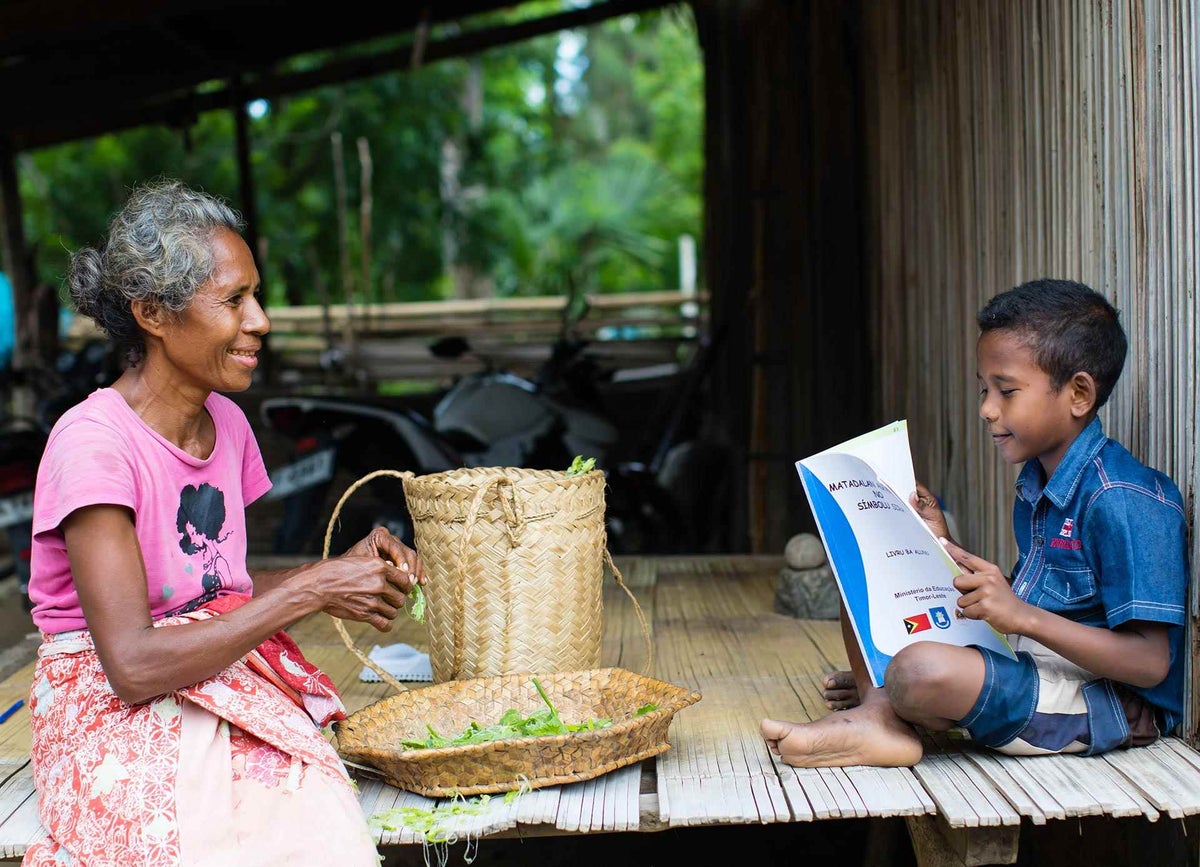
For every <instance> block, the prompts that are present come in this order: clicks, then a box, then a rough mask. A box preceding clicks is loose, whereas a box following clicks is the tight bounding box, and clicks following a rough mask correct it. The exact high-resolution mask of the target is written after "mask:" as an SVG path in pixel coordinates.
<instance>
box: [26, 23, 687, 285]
mask: <svg viewBox="0 0 1200 867" xmlns="http://www.w3.org/2000/svg"><path fill="white" fill-rule="evenodd" d="M563 5H564V4H563V3H561V2H559V0H553V2H550V0H546V2H541V3H535V4H524V5H522V6H521V7H518V8H517V10H515V11H509V12H506V13H499V14H498V15H496V16H491V17H490V18H489V19H488V20H492V21H494V20H497V19H499V20H505V18H506V16H507V19H508V20H511V18H512V17H513V16H514V15H521V16H528V15H530V14H547V13H550V12H554V11H556V10H558V9H560V8H562V6H563ZM482 23H487V21H482ZM469 24H470V26H472V27H476V26H482V25H481V21H473V22H469ZM438 35H439V34H438V33H435V34H434V38H437V36H438ZM441 35H445V34H441ZM320 59H321V57H320V56H316V55H311V56H307V57H303V58H298V59H297V60H295V61H294V62H293V63H292V64H291V66H292V67H293V68H303V67H304V66H306V65H307V66H312V65H314V64H315V63H316V62H317V61H319V60H320ZM474 67H475V68H474V69H472V60H470V59H463V60H453V61H445V62H440V63H435V64H431V65H429V66H426V67H423V68H420V69H418V70H416V71H413V72H407V71H406V72H397V73H393V74H388V75H383V76H379V77H376V78H372V79H369V80H364V81H359V82H354V83H350V84H346V85H341V86H329V87H323V88H319V89H315V90H312V91H308V92H306V93H302V94H296V95H293V96H289V97H286V98H282V99H278V100H275V101H273V102H272V103H271V104H270V106H269V108H268V110H267V112H266V113H265V114H264V115H263V116H262V117H260V118H257V119H255V120H252V121H251V139H252V143H253V152H252V162H253V172H254V183H255V187H256V193H257V202H256V204H257V212H258V217H259V234H260V237H261V238H263V239H264V240H265V254H266V255H265V261H264V272H265V275H266V278H267V288H268V297H269V300H270V302H271V303H273V304H282V303H289V302H290V303H316V302H317V301H318V300H319V298H320V296H319V293H318V286H319V285H324V286H326V287H328V289H329V291H330V292H331V294H332V296H333V298H334V299H335V300H336V299H339V298H340V297H341V282H340V281H341V277H340V267H339V262H340V248H339V238H338V231H337V226H338V220H337V210H336V209H337V199H336V195H335V188H334V182H333V177H334V173H333V161H332V156H331V145H330V136H331V134H333V133H334V132H335V131H336V132H340V133H341V136H342V140H343V152H344V166H345V172H346V187H347V205H346V214H345V216H346V220H347V224H348V230H349V231H348V241H349V244H348V246H349V250H348V254H349V258H350V261H351V263H352V267H351V270H352V271H353V275H354V278H355V279H357V277H358V273H359V254H360V250H361V243H362V238H361V237H360V232H359V223H358V207H359V201H360V195H359V183H360V177H361V176H360V170H361V167H360V164H359V160H358V152H357V142H358V140H359V139H360V138H364V139H366V141H367V142H368V143H369V147H370V153H371V158H372V164H373V175H372V195H373V205H374V207H373V214H372V230H371V235H370V249H371V276H370V281H369V282H370V285H369V286H367V287H356V291H357V293H358V297H360V298H364V299H368V300H421V299H429V298H437V297H445V296H447V295H449V294H451V293H452V292H453V291H454V289H453V287H454V282H453V279H452V278H451V277H450V276H449V275H448V273H447V272H448V270H449V266H450V265H452V264H458V265H460V266H462V267H465V268H468V269H470V270H471V271H472V272H474V273H476V274H478V275H481V276H482V277H484V278H485V279H486V280H487V281H488V283H489V284H490V285H491V286H492V287H493V289H494V291H495V292H496V293H497V294H505V295H516V294H544V293H557V292H570V291H587V292H623V291H636V290H643V289H661V288H673V287H674V286H676V285H677V280H678V275H677V267H678V265H677V261H676V260H677V256H676V255H675V249H676V243H677V239H678V237H679V236H680V235H681V234H684V233H687V234H691V235H693V236H694V237H697V238H699V236H700V229H701V206H700V202H701V199H700V195H701V176H702V171H703V147H702V138H703V130H702V125H703V83H702V75H703V69H702V62H701V58H700V51H699V46H698V45H697V41H696V33H695V27H694V24H693V23H692V21H691V17H690V12H689V11H688V10H687V8H686V7H682V8H681V9H677V8H675V7H671V8H669V9H667V10H664V11H662V12H650V13H644V14H642V15H639V16H628V17H625V18H620V19H614V20H610V21H607V22H605V23H603V24H600V25H596V26H593V27H590V28H586V29H581V30H577V31H568V32H565V33H563V34H553V35H548V36H543V37H539V38H537V39H533V40H530V41H528V42H524V43H521V44H517V45H512V46H507V47H504V48H499V49H495V50H492V51H488V52H486V53H484V54H483V55H481V56H480V57H479V58H478V59H477V60H475V61H474ZM472 76H474V82H475V83H477V84H478V85H479V87H480V89H479V93H480V94H481V96H482V98H481V101H480V107H481V109H482V111H481V113H480V114H479V115H478V116H477V117H475V118H472V113H471V111H470V100H469V99H468V94H469V93H470V92H471V87H472ZM448 149H450V150H453V151H455V152H457V153H458V154H459V155H460V162H461V164H460V165H459V167H458V169H457V170H456V171H453V172H452V171H449V170H448V168H447V166H448V163H447V159H446V154H447V152H448ZM19 172H20V175H19V176H20V182H21V189H22V194H23V196H24V200H25V206H26V234H27V236H28V237H29V239H30V240H31V242H33V243H36V244H37V250H38V253H37V262H38V269H39V278H40V279H42V280H46V281H49V282H51V283H52V284H54V285H60V284H61V282H62V278H63V275H64V274H65V271H66V264H67V258H68V256H69V251H71V250H74V249H76V248H78V247H79V246H82V245H84V244H94V243H96V241H97V240H98V239H99V238H100V237H102V235H103V232H104V229H105V225H106V223H107V221H108V219H109V217H110V215H111V213H112V211H113V210H114V209H115V208H116V207H117V206H118V205H119V203H120V202H121V201H122V200H123V199H124V198H125V196H126V194H127V193H128V190H129V189H130V188H131V187H132V186H133V185H135V184H136V183H138V182H141V181H143V180H146V179H147V178H150V177H154V176H158V175H164V176H172V177H180V178H182V179H184V180H185V181H186V182H188V183H191V184H193V185H196V186H198V187H201V188H203V189H206V190H208V191H210V192H213V193H216V194H219V195H221V196H224V197H226V198H227V199H229V200H230V201H231V202H233V203H235V204H236V203H237V202H238V179H237V166H236V160H235V155H234V124H233V119H232V116H231V115H230V114H229V113H228V112H210V113H208V114H205V115H203V116H202V117H201V118H200V119H199V120H198V121H197V122H196V123H195V124H194V125H193V126H192V127H190V128H189V129H188V130H186V131H182V130H170V129H166V128H163V127H143V128H138V129H134V130H129V131H126V132H122V133H118V134H113V135H106V136H102V137H99V138H95V139H91V140H88V141H84V142H76V143H70V144H66V145H62V146H59V147H55V148H47V149H43V150H40V151H37V152H34V153H31V154H26V155H23V157H22V158H21V161H20V164H19ZM448 177H449V178H450V180H452V181H453V184H452V185H451V186H452V187H453V188H454V189H456V190H457V191H458V193H457V194H455V195H451V194H450V193H448V192H447V190H448V189H449V188H450V187H448V184H447V178H448ZM450 250H453V254H454V256H455V258H456V263H452V262H448V261H447V255H448V251H450Z"/></svg>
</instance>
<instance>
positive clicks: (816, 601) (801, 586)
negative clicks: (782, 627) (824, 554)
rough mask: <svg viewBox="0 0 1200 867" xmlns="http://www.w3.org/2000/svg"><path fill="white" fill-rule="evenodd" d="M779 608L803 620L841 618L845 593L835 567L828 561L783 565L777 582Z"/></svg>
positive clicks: (781, 612) (776, 592) (777, 605)
mask: <svg viewBox="0 0 1200 867" xmlns="http://www.w3.org/2000/svg"><path fill="white" fill-rule="evenodd" d="M775 610H776V612H778V613H779V614H787V615H789V616H791V617H797V618H799V619H801V620H837V619H838V617H839V616H840V612H841V594H840V593H838V588H837V580H836V579H835V578H834V577H833V570H832V569H830V568H829V566H828V565H825V566H818V567H817V568H815V569H789V568H788V567H786V566H785V567H783V568H782V569H780V570H779V578H778V579H777V580H776V582H775Z"/></svg>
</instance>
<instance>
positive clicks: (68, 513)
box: [24, 182, 425, 867]
mask: <svg viewBox="0 0 1200 867" xmlns="http://www.w3.org/2000/svg"><path fill="white" fill-rule="evenodd" d="M239 229H240V221H239V218H238V217H237V215H236V214H235V213H234V212H233V211H231V210H230V209H229V208H228V207H227V206H226V205H225V204H223V203H221V202H220V201H218V200H216V199H214V198H212V197H210V196H208V195H205V194H203V193H199V192H196V191H193V190H190V189H188V188H187V187H185V186H183V185H182V184H180V183H178V182H163V183H157V184H153V185H149V186H145V187H142V188H140V189H138V190H136V191H135V192H134V193H133V195H132V196H131V197H130V199H129V201H128V202H127V203H126V205H125V206H124V208H123V209H122V210H121V212H120V213H119V214H117V216H116V217H115V219H114V220H113V222H112V224H111V226H110V227H109V235H108V239H107V242H106V243H105V244H104V246H103V247H102V248H101V249H99V250H94V249H83V250H80V251H79V252H78V253H77V254H76V255H75V256H74V257H73V258H72V261H71V270H70V278H69V282H70V289H71V296H72V299H73V301H74V303H75V307H76V308H77V309H78V311H79V312H80V313H82V314H85V315H87V316H91V317H92V318H93V319H95V321H96V322H97V323H98V324H99V325H100V327H101V328H103V329H104V330H105V331H106V332H107V333H108V334H109V336H110V337H111V338H112V339H113V340H114V341H116V343H117V345H118V347H119V348H120V349H121V350H123V351H124V353H125V356H126V358H127V360H128V362H129V365H128V366H127V368H126V370H125V371H124V373H123V374H122V375H121V377H120V378H119V379H118V380H117V381H116V383H115V384H114V385H113V387H112V388H104V389H100V390H98V391H95V392H93V393H92V394H91V395H90V396H89V397H88V398H87V399H86V400H84V401H83V402H82V403H80V404H79V405H78V406H76V407H74V408H72V409H71V410H69V411H68V412H67V413H66V414H65V415H63V416H62V418H61V420H60V421H59V422H58V424H57V425H55V427H54V430H53V431H52V432H51V434H50V438H49V441H48V444H47V446H46V451H45V455H44V456H43V458H42V463H41V467H40V469H39V472H38V479H37V489H36V493H35V500H34V503H35V505H34V519H33V532H34V538H33V564H32V575H31V580H30V586H29V592H30V597H31V599H32V601H33V602H34V604H35V607H34V611H33V618H34V622H35V624H36V625H37V627H38V628H39V629H40V630H41V632H42V633H43V634H44V642H43V644H42V646H41V649H40V651H39V661H38V666H37V671H36V673H35V675H34V682H33V686H32V690H31V700H30V707H31V709H32V720H33V748H32V763H33V771H34V779H35V782H36V785H37V788H38V792H39V796H40V815H41V819H42V824H43V825H45V827H46V828H47V830H48V831H49V837H48V838H47V839H43V840H41V841H39V842H37V843H35V844H34V845H33V846H31V847H30V849H29V851H28V853H27V854H26V856H25V861H24V863H25V864H27V865H29V864H35V865H48V864H77V865H89V867H91V865H122V867H127V865H134V864H136V865H139V867H157V865H199V864H211V865H233V864H236V865H241V867H246V865H272V867H275V865H281V864H297V865H300V864H303V865H334V864H336V865H339V867H341V865H362V867H375V865H376V861H377V858H376V851H375V847H374V845H373V844H372V841H371V838H370V835H369V834H368V830H367V827H366V823H365V820H364V818H363V815H362V811H361V809H360V808H359V806H358V803H357V801H356V798H355V796H354V791H353V789H352V786H351V783H350V781H349V779H348V777H347V775H346V772H345V769H344V768H343V766H342V764H341V762H340V761H339V760H338V757H337V755H336V753H335V752H334V750H333V748H332V747H331V746H330V744H329V741H328V740H327V739H326V738H325V736H324V735H323V734H322V732H321V727H323V726H324V725H326V724H327V723H328V722H330V721H331V720H333V719H340V718H342V717H343V716H344V715H345V712H344V708H343V707H342V704H341V701H340V699H339V698H338V695H337V692H336V690H335V689H334V687H333V684H332V683H331V682H330V681H329V679H328V678H327V677H326V676H325V675H324V674H322V673H321V672H320V671H319V670H317V669H316V668H314V667H313V666H312V665H311V664H309V663H308V662H307V661H306V660H305V659H304V658H303V657H302V656H301V655H300V652H299V649H298V648H297V647H296V646H295V644H294V643H292V642H291V640H290V639H289V638H288V637H287V635H286V633H284V632H282V630H283V629H284V628H285V627H287V626H289V625H291V624H293V623H295V622H296V621H297V620H300V619H301V618H302V617H304V616H306V615H308V614H312V613H313V612H317V611H325V612H328V613H330V614H333V615H334V616H336V617H340V618H345V619H350V620H358V621H365V622H368V623H370V624H372V625H373V626H375V627H376V628H378V629H380V630H387V629H389V628H390V627H391V623H392V620H393V619H394V618H395V617H396V616H397V613H398V612H399V611H401V610H402V608H403V606H404V602H405V596H406V594H407V593H408V592H409V591H410V590H411V589H412V587H413V585H414V584H416V583H423V582H424V581H425V577H424V574H423V571H422V568H421V564H420V561H419V560H418V559H417V556H416V554H415V553H414V552H413V551H412V550H410V549H409V548H407V547H406V546H405V545H403V544H402V543H401V542H400V541H399V540H398V539H396V538H395V537H393V536H392V535H390V534H389V533H387V532H386V531H385V530H383V529H376V530H375V531H373V532H372V533H371V534H370V535H369V536H368V537H367V538H366V539H364V540H362V541H361V542H359V543H358V544H356V545H355V546H354V547H353V548H351V549H350V550H349V551H348V552H347V553H346V554H345V555H343V556H341V557H337V558H333V559H329V560H324V561H321V562H319V563H313V564H309V565H306V566H301V567H299V568H296V569H291V570H286V571H280V572H266V573H263V572H256V573H255V574H253V575H251V574H249V573H248V572H247V568H246V522H245V508H246V506H247V505H249V504H250V503H252V502H253V501H254V500H256V499H258V498H259V497H261V496H262V495H263V494H264V493H266V491H267V490H268V489H269V488H270V481H269V480H268V478H267V473H266V470H265V468H264V466H263V461H262V456H261V454H260V453H259V450H258V446H257V445H256V443H255V441H254V436H253V434H252V433H251V430H250V426H249V424H248V423H247V421H246V418H245V416H244V415H243V414H242V412H241V410H240V409H238V407H237V406H236V405H235V404H234V403H233V402H232V401H231V400H229V399H228V398H226V397H224V396H222V395H221V394H219V392H230V391H235V392H236V391H242V390H244V389H245V388H247V387H248V386H249V385H250V380H251V377H252V376H253V374H254V369H255V367H256V366H257V365H258V353H259V350H260V349H261V347H262V341H263V336H264V335H265V334H266V333H267V331H268V330H269V329H270V322H269V321H268V320H267V316H266V314H265V313H264V312H263V308H262V306H261V305H260V303H259V300H258V289H259V276H258V271H257V269H256V268H255V265H254V259H253V257H252V256H251V255H250V250H249V249H248V248H247V246H246V244H245V243H244V242H243V240H242V239H241V237H240V236H239V234H238V232H239Z"/></svg>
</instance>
